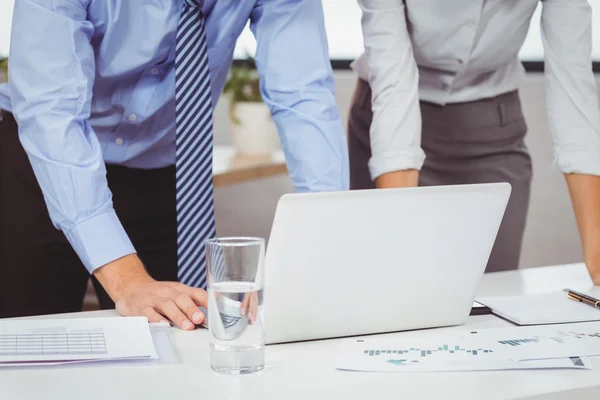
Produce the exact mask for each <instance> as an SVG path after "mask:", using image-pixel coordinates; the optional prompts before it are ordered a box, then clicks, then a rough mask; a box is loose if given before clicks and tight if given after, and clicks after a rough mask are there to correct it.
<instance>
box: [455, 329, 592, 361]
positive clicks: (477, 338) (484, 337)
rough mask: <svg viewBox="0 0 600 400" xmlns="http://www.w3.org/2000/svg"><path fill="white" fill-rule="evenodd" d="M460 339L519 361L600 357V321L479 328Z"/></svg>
mask: <svg viewBox="0 0 600 400" xmlns="http://www.w3.org/2000/svg"><path fill="white" fill-rule="evenodd" d="M461 336H462V337H464V338H465V339H469V340H470V341H474V342H475V343H478V345H481V344H486V345H488V346H490V347H491V348H494V349H496V350H497V351H501V352H503V353H506V354H508V355H509V356H510V358H511V359H513V360H519V361H522V360H537V359H549V358H561V357H575V356H578V357H587V356H598V355H600V322H586V323H578V324H560V325H540V326H526V327H520V328H495V329H481V330H477V331H472V332H470V333H465V334H461Z"/></svg>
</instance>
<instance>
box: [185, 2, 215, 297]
mask: <svg viewBox="0 0 600 400" xmlns="http://www.w3.org/2000/svg"><path fill="white" fill-rule="evenodd" d="M204 22H205V21H204V16H203V15H202V10H201V7H200V1H199V0H184V2H183V5H182V10H181V16H180V19H179V25H178V28H177V41H176V49H175V50H176V56H175V71H176V73H175V110H176V148H177V159H176V170H177V172H176V179H177V183H176V190H177V195H176V197H177V248H178V251H177V258H178V278H179V281H180V282H181V283H184V284H186V285H189V286H193V287H201V288H206V256H205V248H204V240H205V239H208V238H211V237H214V236H215V221H214V205H213V188H212V151H213V127H212V112H213V105H212V99H211V85H210V76H209V68H208V52H207V45H206V34H205V29H204V28H205V27H204V25H205V24H204Z"/></svg>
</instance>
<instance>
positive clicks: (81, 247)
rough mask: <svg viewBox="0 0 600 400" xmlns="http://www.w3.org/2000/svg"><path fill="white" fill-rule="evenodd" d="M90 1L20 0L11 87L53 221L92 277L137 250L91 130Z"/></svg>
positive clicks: (26, 145)
mask: <svg viewBox="0 0 600 400" xmlns="http://www.w3.org/2000/svg"><path fill="white" fill-rule="evenodd" d="M89 2H90V0H19V1H17V2H16V3H15V8H14V14H13V30H12V34H11V37H12V41H11V54H10V72H9V75H10V76H9V82H10V88H11V92H10V93H11V102H12V108H13V113H14V115H15V118H16V120H17V122H18V125H19V137H20V140H21V143H22V145H23V147H24V149H25V151H26V153H27V155H28V157H29V160H30V162H31V165H32V167H33V170H34V173H35V175H36V177H37V180H38V182H39V184H40V187H41V189H42V192H43V195H44V199H45V201H46V205H47V207H48V210H49V213H50V218H51V220H52V222H53V224H54V225H55V227H56V228H58V229H61V230H62V231H63V232H64V233H65V235H66V237H67V239H68V240H69V242H70V243H71V245H72V246H73V248H74V249H75V251H76V252H77V254H78V255H79V257H80V258H81V261H82V262H83V264H84V265H85V267H86V268H87V269H88V270H89V271H90V272H93V271H94V270H95V269H97V268H99V267H101V266H103V265H105V264H107V263H109V262H111V261H114V260H116V259H118V258H120V257H123V256H125V255H127V254H131V253H134V252H135V250H134V248H133V246H132V244H131V241H130V240H129V238H128V236H127V234H126V233H125V231H124V229H123V227H122V225H121V223H120V221H119V219H118V218H117V215H116V214H115V211H114V209H113V206H112V196H111V193H110V191H109V189H108V185H107V181H106V169H105V166H104V161H103V157H102V151H101V148H100V144H99V142H98V139H97V137H96V135H95V133H94V131H93V129H92V128H91V126H90V125H89V123H88V118H89V116H90V103H91V97H92V86H93V81H94V75H95V64H94V53H93V50H92V46H91V44H90V39H91V36H92V33H93V26H92V25H91V24H90V23H89V22H87V21H86V16H87V12H86V8H87V6H88V3H89Z"/></svg>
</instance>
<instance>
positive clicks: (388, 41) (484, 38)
mask: <svg viewBox="0 0 600 400" xmlns="http://www.w3.org/2000/svg"><path fill="white" fill-rule="evenodd" d="M542 3H543V7H542V17H541V27H542V38H543V44H544V50H545V71H546V72H545V74H546V103H547V110H548V117H549V124H550V132H551V134H552V137H553V139H554V152H555V159H556V163H557V166H558V168H559V169H560V170H561V172H563V173H564V174H565V177H566V180H567V183H568V186H569V189H570V193H571V197H572V199H573V206H574V209H575V214H576V217H577V222H578V226H579V231H580V234H581V238H582V242H583V247H584V256H585V261H586V263H587V266H588V269H589V271H590V274H591V276H592V278H593V280H594V282H595V283H596V284H600V177H599V175H600V111H599V107H598V98H597V90H596V84H595V79H594V75H593V72H592V68H591V65H592V64H591V57H590V54H591V40H592V38H591V8H590V6H589V4H588V3H587V1H586V0H569V1H564V0H542ZM359 4H360V6H361V8H362V10H363V20H362V26H363V34H364V40H365V55H363V56H362V57H361V58H359V59H358V60H357V61H356V62H355V64H354V69H355V70H356V71H357V73H358V74H359V77H360V79H359V80H358V85H357V88H356V92H355V95H354V98H353V104H352V108H351V112H350V121H349V146H350V162H351V186H352V188H355V189H361V188H371V187H381V188H386V187H402V186H415V185H417V184H421V185H444V184H462V183H480V182H494V181H507V182H509V183H511V185H512V188H513V192H512V196H511V200H510V202H509V205H508V209H507V212H506V215H505V218H504V220H503V222H502V226H501V228H500V232H499V234H498V239H497V240H496V244H495V247H494V250H493V251H492V255H491V257H490V261H489V263H488V268H487V271H488V272H489V271H497V270H506V269H513V268H517V267H518V263H519V255H520V250H521V242H522V238H523V231H524V228H525V219H526V215H527V207H528V203H529V191H530V185H531V159H530V157H529V153H528V151H527V148H526V146H525V144H524V141H523V138H524V136H525V133H526V131H527V127H526V124H525V120H524V118H523V114H522V111H521V104H520V101H519V95H518V91H517V88H518V87H519V84H520V82H521V78H522V76H523V74H524V69H523V67H522V65H521V63H520V62H519V60H518V57H517V56H518V52H519V50H520V48H521V46H522V44H523V42H524V40H525V37H526V35H527V32H528V28H529V23H530V20H531V17H532V15H533V13H534V11H535V9H536V6H537V5H538V0H519V1H507V0H454V1H447V0H359Z"/></svg>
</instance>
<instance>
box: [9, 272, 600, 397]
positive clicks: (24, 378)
mask: <svg viewBox="0 0 600 400" xmlns="http://www.w3.org/2000/svg"><path fill="white" fill-rule="evenodd" d="M565 286H569V287H572V288H574V289H580V290H586V289H588V288H590V287H591V286H592V283H591V281H590V279H589V277H588V276H587V272H586V270H585V267H584V266H583V265H579V264H577V265H569V266H558V267H547V268H538V269H530V270H520V271H512V272H502V273H496V274H490V275H487V276H485V278H484V281H483V282H482V284H481V287H480V294H482V295H483V294H485V295H497V294H518V293H535V292H544V291H551V290H558V289H562V288H563V287H565ZM267 290H268V288H267ZM103 315H104V316H108V315H115V313H114V312H112V311H102V312H99V311H97V312H88V313H79V314H75V316H78V317H81V318H85V317H89V316H103ZM68 316H71V317H72V316H73V314H71V315H68ZM507 325H509V323H507V322H505V321H503V320H500V319H498V318H496V317H494V316H491V315H486V316H476V317H470V319H469V322H468V324H467V325H465V326H462V327H453V328H444V329H443V330H445V331H456V330H462V329H469V330H470V329H472V328H484V327H502V326H507ZM172 329H173V336H172V338H173V342H174V344H175V347H176V350H177V351H178V352H179V355H180V358H181V359H182V364H179V365H168V366H147V365H146V366H110V367H107V366H104V367H100V366H86V367H59V368H36V369H28V370H15V369H12V370H0V399H3V400H4V399H10V400H13V399H15V400H25V399H48V400H53V399H57V400H65V399H103V400H104V399H106V400H117V399H193V400H200V399H202V400H204V399H207V400H208V399H210V400H213V399H227V400H229V399H277V400H286V399H302V400H308V399H321V398H326V399H336V400H337V399H341V400H354V399H361V400H362V399H389V398H397V399H399V398H407V399H422V398H435V399H477V400H480V399H485V400H489V399H508V398H526V397H528V396H535V397H534V398H536V399H537V398H540V399H541V398H545V396H549V394H550V393H553V395H552V396H551V397H548V398H551V399H570V400H572V399H577V400H579V399H588V398H589V399H592V398H594V399H598V398H600V357H597V358H596V359H595V360H594V366H595V367H596V368H598V370H595V371H567V370H556V371H497V372H496V371H494V372H453V373H405V374H403V373H357V372H344V371H337V370H336V369H335V368H334V365H335V364H334V362H335V354H336V343H337V340H324V341H316V342H306V343H296V344H287V345H277V346H268V347H267V364H268V367H267V368H266V369H265V371H263V372H260V373H257V374H254V375H248V376H242V377H235V376H223V375H218V374H216V373H213V372H212V371H211V370H210V367H209V360H208V332H207V331H205V330H197V331H194V332H182V331H178V330H175V329H174V328H172ZM439 331H441V330H427V331H413V332H403V333H395V334H389V335H388V336H391V337H399V336H403V337H409V336H427V335H431V334H434V333H437V332H439ZM407 396H408V397H407ZM538 396H539V397H538Z"/></svg>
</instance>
